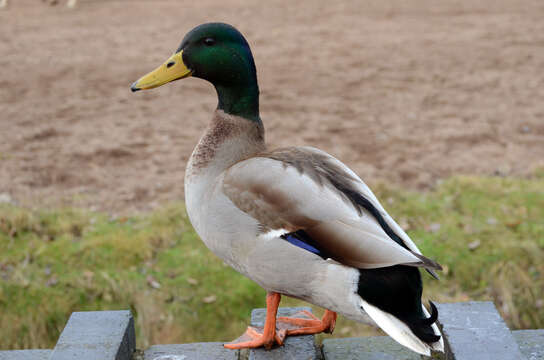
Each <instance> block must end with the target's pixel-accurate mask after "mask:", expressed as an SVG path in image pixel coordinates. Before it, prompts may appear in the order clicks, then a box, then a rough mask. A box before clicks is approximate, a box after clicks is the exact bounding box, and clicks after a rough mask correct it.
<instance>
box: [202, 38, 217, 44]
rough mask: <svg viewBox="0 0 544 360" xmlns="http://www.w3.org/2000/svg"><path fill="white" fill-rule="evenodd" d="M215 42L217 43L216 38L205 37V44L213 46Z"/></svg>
mask: <svg viewBox="0 0 544 360" xmlns="http://www.w3.org/2000/svg"><path fill="white" fill-rule="evenodd" d="M213 44H215V39H214V38H205V39H204V45H206V46H212V45H213Z"/></svg>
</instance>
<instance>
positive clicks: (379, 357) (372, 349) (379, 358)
mask: <svg viewBox="0 0 544 360" xmlns="http://www.w3.org/2000/svg"><path fill="white" fill-rule="evenodd" d="M323 356H324V357H325V360H421V356H420V355H419V354H417V353H415V352H413V351H410V350H409V349H407V348H405V347H404V346H402V345H400V344H399V343H397V342H396V341H395V340H393V339H391V338H390V337H389V336H369V337H363V338H344V339H325V340H323Z"/></svg>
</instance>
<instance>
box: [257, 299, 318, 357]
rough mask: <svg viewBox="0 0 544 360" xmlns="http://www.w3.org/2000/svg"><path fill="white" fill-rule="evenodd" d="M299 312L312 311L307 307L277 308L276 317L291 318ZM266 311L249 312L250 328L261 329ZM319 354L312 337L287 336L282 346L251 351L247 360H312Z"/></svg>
mask: <svg viewBox="0 0 544 360" xmlns="http://www.w3.org/2000/svg"><path fill="white" fill-rule="evenodd" d="M301 310H308V311H310V312H311V311H312V309H310V308H309V307H298V308H279V309H278V316H292V315H294V314H295V313H297V312H299V311H301ZM265 316H266V309H255V310H253V311H252V312H251V326H255V327H263V326H264V319H265ZM318 356H319V353H318V351H317V349H316V346H315V340H314V336H313V335H303V336H289V337H287V339H286V340H285V344H284V345H283V346H279V347H277V348H274V349H272V350H265V349H252V350H250V351H249V360H291V359H292V360H299V359H304V360H314V359H318Z"/></svg>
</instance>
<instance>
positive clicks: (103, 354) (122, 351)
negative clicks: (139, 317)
mask: <svg viewBox="0 0 544 360" xmlns="http://www.w3.org/2000/svg"><path fill="white" fill-rule="evenodd" d="M135 345H136V338H135V333H134V320H133V318H132V314H131V313H130V311H128V310H123V311H87V312H75V313H73V314H72V316H70V319H69V320H68V323H67V324H66V327H65V328H64V330H63V331H62V334H61V335H60V337H59V340H58V342H57V345H56V346H55V349H53V353H52V354H51V358H50V359H51V360H76V359H77V360H97V359H100V360H130V359H131V357H132V353H133V352H134V348H135Z"/></svg>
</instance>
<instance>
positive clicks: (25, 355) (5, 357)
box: [0, 350, 52, 360]
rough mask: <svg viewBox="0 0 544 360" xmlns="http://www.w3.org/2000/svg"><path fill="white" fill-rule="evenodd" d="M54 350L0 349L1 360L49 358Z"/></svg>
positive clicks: (45, 359)
mask: <svg viewBox="0 0 544 360" xmlns="http://www.w3.org/2000/svg"><path fill="white" fill-rule="evenodd" d="M51 352H52V350H8V351H0V360H49V356H50V355H51Z"/></svg>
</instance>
